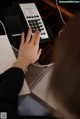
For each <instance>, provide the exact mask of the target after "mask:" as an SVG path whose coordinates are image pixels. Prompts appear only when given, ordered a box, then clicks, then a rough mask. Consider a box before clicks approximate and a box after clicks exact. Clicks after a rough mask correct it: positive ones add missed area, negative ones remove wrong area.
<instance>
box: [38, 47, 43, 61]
mask: <svg viewBox="0 0 80 119" xmlns="http://www.w3.org/2000/svg"><path fill="white" fill-rule="evenodd" d="M41 52H42V49H39V51H38V55H37V58H38V59H39V57H40V55H41Z"/></svg>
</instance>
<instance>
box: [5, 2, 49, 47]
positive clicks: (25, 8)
mask: <svg viewBox="0 0 80 119" xmlns="http://www.w3.org/2000/svg"><path fill="white" fill-rule="evenodd" d="M3 16H4V21H5V26H6V30H7V33H8V36H9V39H10V42H11V44H12V45H13V46H14V47H15V48H17V49H19V45H20V40H21V33H22V31H24V32H25V35H26V34H27V31H28V28H29V27H31V28H32V35H33V34H34V32H35V30H36V29H38V30H39V31H40V32H41V36H40V37H41V43H44V42H49V41H50V40H51V39H50V36H49V33H48V32H47V29H46V27H45V24H44V22H43V20H42V17H41V15H40V13H39V11H38V8H37V6H36V4H35V3H20V4H15V5H14V6H13V7H8V8H5V10H3Z"/></svg>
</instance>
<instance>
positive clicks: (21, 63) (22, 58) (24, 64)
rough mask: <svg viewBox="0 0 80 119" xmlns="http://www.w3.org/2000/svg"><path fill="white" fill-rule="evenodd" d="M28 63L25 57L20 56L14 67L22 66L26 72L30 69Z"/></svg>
mask: <svg viewBox="0 0 80 119" xmlns="http://www.w3.org/2000/svg"><path fill="white" fill-rule="evenodd" d="M28 66H29V64H28V63H25V60H24V57H18V58H17V60H16V62H15V63H14V64H13V67H18V68H21V69H22V70H23V71H24V72H25V71H28Z"/></svg>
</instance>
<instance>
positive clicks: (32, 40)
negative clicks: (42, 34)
mask: <svg viewBox="0 0 80 119" xmlns="http://www.w3.org/2000/svg"><path fill="white" fill-rule="evenodd" d="M36 35H37V31H35V33H34V35H33V37H32V39H31V42H32V43H33V44H34V43H35V39H36Z"/></svg>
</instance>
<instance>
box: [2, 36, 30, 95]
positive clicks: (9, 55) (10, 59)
mask: <svg viewBox="0 0 80 119" xmlns="http://www.w3.org/2000/svg"><path fill="white" fill-rule="evenodd" d="M15 61H16V57H15V55H14V52H13V50H12V47H11V45H10V42H9V40H8V37H7V35H2V36H0V74H1V73H3V72H4V71H5V70H7V69H8V68H10V67H12V65H13V63H14V62H15ZM28 93H30V90H29V88H28V85H27V83H26V81H25V80H24V85H23V87H22V90H21V92H20V95H24V94H28Z"/></svg>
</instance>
